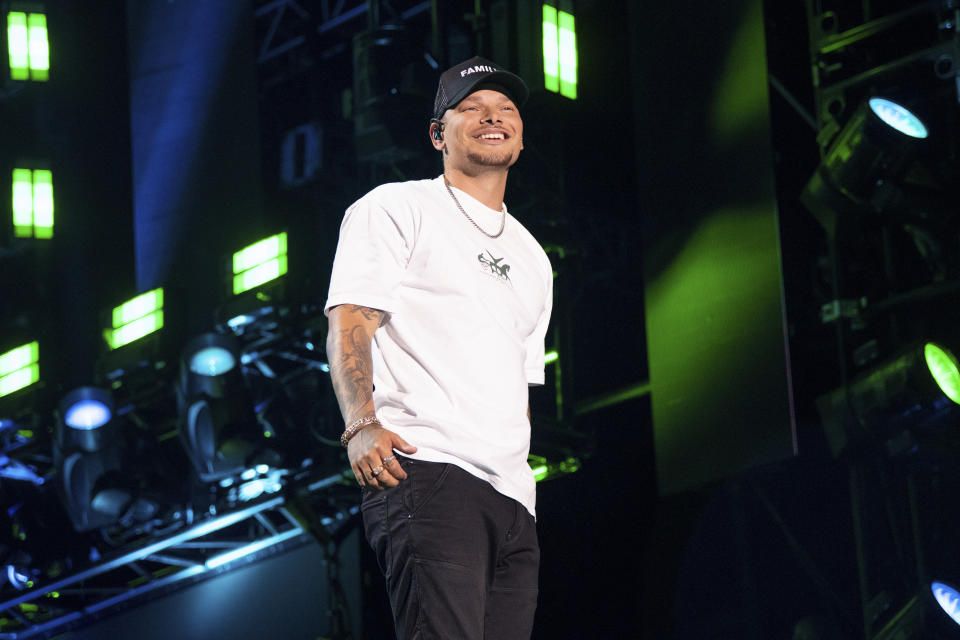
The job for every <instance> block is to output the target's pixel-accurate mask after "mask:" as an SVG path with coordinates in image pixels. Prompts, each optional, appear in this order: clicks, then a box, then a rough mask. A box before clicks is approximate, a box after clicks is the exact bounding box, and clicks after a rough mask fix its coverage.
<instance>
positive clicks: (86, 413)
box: [63, 398, 112, 429]
mask: <svg viewBox="0 0 960 640" xmlns="http://www.w3.org/2000/svg"><path fill="white" fill-rule="evenodd" d="M111 417H112V413H111V412H110V407H108V406H107V405H105V404H104V403H103V402H100V401H99V400H94V399H90V398H88V399H84V400H80V401H79V402H77V403H76V404H74V405H72V406H71V407H69V408H68V409H67V412H66V414H65V415H64V416H63V421H64V422H65V423H67V426H68V427H73V428H74V429H96V428H97V427H102V426H103V425H105V424H107V423H108V422H110V418H111Z"/></svg>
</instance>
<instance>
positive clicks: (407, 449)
mask: <svg viewBox="0 0 960 640" xmlns="http://www.w3.org/2000/svg"><path fill="white" fill-rule="evenodd" d="M392 435H393V443H392V447H391V448H393V449H396V450H397V451H402V452H403V453H416V452H417V448H416V447H415V446H413V445H412V444H410V443H409V442H407V441H406V440H404V439H403V438H401V437H400V436H398V435H397V434H395V433H394V434H392Z"/></svg>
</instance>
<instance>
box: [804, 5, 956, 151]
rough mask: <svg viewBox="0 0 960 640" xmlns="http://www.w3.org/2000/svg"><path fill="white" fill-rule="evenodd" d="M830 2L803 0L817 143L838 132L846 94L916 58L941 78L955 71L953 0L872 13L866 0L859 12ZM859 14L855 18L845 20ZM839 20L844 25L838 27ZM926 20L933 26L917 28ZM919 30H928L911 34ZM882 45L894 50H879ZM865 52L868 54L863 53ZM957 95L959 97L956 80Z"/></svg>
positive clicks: (902, 70)
mask: <svg viewBox="0 0 960 640" xmlns="http://www.w3.org/2000/svg"><path fill="white" fill-rule="evenodd" d="M831 4H834V3H831V2H826V3H822V2H815V1H814V0H807V19H808V26H809V43H810V61H811V65H812V73H813V84H814V99H815V103H816V113H815V114H814V118H815V119H816V124H817V128H818V129H819V130H820V132H821V146H824V145H825V144H826V142H828V141H829V140H830V139H831V138H832V135H833V134H834V133H836V130H837V128H838V126H839V125H838V123H837V121H836V119H837V116H838V115H840V114H842V113H844V112H845V111H846V110H847V102H848V100H850V98H854V97H855V95H854V94H856V93H857V92H858V91H861V90H863V89H864V88H866V87H869V86H871V85H878V84H880V85H882V84H885V83H887V82H891V81H893V80H892V79H894V78H896V77H897V76H899V75H903V74H904V73H907V72H908V70H909V69H911V68H914V67H916V65H918V64H919V65H921V67H920V68H925V69H929V73H930V74H931V75H936V76H937V77H939V78H940V79H942V80H951V79H953V80H955V79H956V78H957V77H958V76H957V68H958V67H960V28H958V26H957V22H958V21H960V8H958V5H957V3H956V2H955V0H925V1H923V2H904V3H903V8H902V9H900V10H899V11H888V12H886V13H884V14H882V15H880V14H876V15H875V12H874V10H873V9H872V6H871V5H872V3H870V2H865V3H864V4H863V6H862V8H861V10H860V12H859V13H857V12H855V11H854V10H853V9H852V8H851V7H850V6H849V5H842V3H841V4H840V5H838V7H837V9H836V10H834V9H832V8H831V7H830V5H831ZM841 6H842V8H843V9H844V11H841V10H840V7H841ZM850 14H853V15H850ZM857 19H860V22H859V24H853V25H852V26H846V25H850V24H851V21H854V22H855V21H856V20H857ZM931 21H932V22H931ZM841 24H844V25H845V26H846V28H844V29H842V30H841V28H840V25H841ZM928 24H932V25H934V26H935V27H936V28H934V29H925V30H922V29H920V28H918V25H920V26H925V25H928ZM921 31H928V32H929V33H928V34H927V35H926V38H925V39H921V38H918V37H917V36H916V35H914V34H916V33H919V32H921ZM898 41H900V42H914V46H913V47H912V48H907V50H903V48H902V47H898V46H889V43H896V42H898ZM886 50H890V51H894V52H896V53H894V54H892V55H880V52H882V51H886ZM867 52H870V55H865V54H866V53H867ZM957 96H958V100H960V84H958V85H957ZM851 106H855V105H851Z"/></svg>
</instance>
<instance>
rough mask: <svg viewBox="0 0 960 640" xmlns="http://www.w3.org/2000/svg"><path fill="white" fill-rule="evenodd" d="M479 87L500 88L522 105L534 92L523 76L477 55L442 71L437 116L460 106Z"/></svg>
mask: <svg viewBox="0 0 960 640" xmlns="http://www.w3.org/2000/svg"><path fill="white" fill-rule="evenodd" d="M480 85H483V86H480ZM478 89H494V90H496V91H500V92H501V93H503V94H504V95H506V96H507V97H508V98H510V99H511V100H513V103H514V104H515V105H517V108H520V107H522V106H523V105H524V103H525V102H526V101H527V97H529V95H530V91H529V90H528V89H527V85H526V83H524V81H523V80H522V79H521V78H520V76H518V75H515V74H512V73H510V72H509V71H506V70H504V69H502V68H500V67H499V66H498V65H496V64H494V63H492V62H490V61H489V60H487V59H486V58H481V57H480V56H474V57H473V58H470V59H469V60H464V61H463V62H461V63H460V64H457V65H454V66H452V67H450V68H449V69H447V70H446V71H444V72H443V73H442V74H441V75H440V85H439V86H438V87H437V97H436V99H435V100H434V101H433V117H434V118H437V119H439V118H442V117H443V114H444V112H445V111H446V110H447V109H449V108H451V107H454V106H456V105H457V104H458V103H459V102H460V101H461V100H463V99H464V98H466V97H467V96H468V95H470V94H471V93H473V92H474V91H476V90H478Z"/></svg>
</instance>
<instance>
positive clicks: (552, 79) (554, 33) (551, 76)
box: [543, 4, 560, 93]
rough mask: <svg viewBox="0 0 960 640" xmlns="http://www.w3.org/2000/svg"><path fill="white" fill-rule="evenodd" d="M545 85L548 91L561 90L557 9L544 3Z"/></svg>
mask: <svg viewBox="0 0 960 640" xmlns="http://www.w3.org/2000/svg"><path fill="white" fill-rule="evenodd" d="M543 86H544V88H546V89H547V91H553V92H554V93H556V92H558V91H560V36H559V33H558V29H557V9H556V7H551V6H550V5H548V4H545V5H543Z"/></svg>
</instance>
